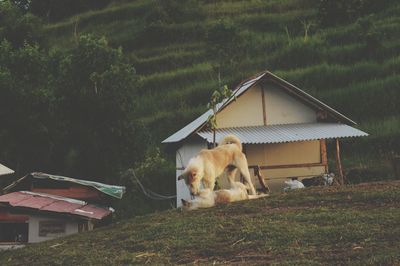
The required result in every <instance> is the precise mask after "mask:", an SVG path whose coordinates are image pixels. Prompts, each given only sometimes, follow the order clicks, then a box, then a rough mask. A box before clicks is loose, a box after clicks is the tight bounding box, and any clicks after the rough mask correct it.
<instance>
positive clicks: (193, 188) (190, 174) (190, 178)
mask: <svg viewBox="0 0 400 266" xmlns="http://www.w3.org/2000/svg"><path fill="white" fill-rule="evenodd" d="M182 179H183V180H185V183H186V185H187V186H188V187H189V190H190V193H191V194H192V195H198V194H199V191H200V181H201V177H200V174H199V172H198V170H197V169H195V168H193V169H191V170H188V171H185V172H184V173H183V174H181V175H180V176H178V180H182Z"/></svg>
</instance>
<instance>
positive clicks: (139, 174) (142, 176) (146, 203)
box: [118, 147, 176, 218]
mask: <svg viewBox="0 0 400 266" xmlns="http://www.w3.org/2000/svg"><path fill="white" fill-rule="evenodd" d="M174 170H175V164H173V163H172V162H171V161H169V160H166V159H165V156H164V155H162V154H161V152H160V150H159V149H158V148H156V147H149V150H148V151H147V152H146V156H145V160H144V161H143V162H140V163H136V164H135V166H134V167H133V168H130V169H128V170H126V171H124V172H123V173H122V174H121V175H120V180H119V183H120V184H122V185H124V186H125V187H126V194H125V196H124V198H123V199H122V200H121V201H120V202H119V204H118V217H121V218H122V217H123V218H126V217H132V216H135V215H141V214H144V213H149V212H153V211H155V210H164V209H167V208H170V207H171V206H173V205H174V204H175V199H171V200H154V199H151V198H149V197H147V196H146V195H145V194H144V192H143V190H142V188H141V187H140V185H139V183H138V182H140V183H141V184H143V186H144V187H145V188H146V189H148V190H151V191H153V192H156V193H158V194H161V195H176V190H175V171H174Z"/></svg>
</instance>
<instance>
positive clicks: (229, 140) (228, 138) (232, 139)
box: [219, 135, 242, 151]
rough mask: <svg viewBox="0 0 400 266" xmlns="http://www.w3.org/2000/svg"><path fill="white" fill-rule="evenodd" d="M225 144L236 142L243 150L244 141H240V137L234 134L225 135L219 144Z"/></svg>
mask: <svg viewBox="0 0 400 266" xmlns="http://www.w3.org/2000/svg"><path fill="white" fill-rule="evenodd" d="M224 144H236V146H238V148H239V150H240V151H242V143H241V142H240V139H239V138H238V137H236V136H234V135H228V136H225V137H224V138H223V139H222V140H221V141H220V142H219V145H224Z"/></svg>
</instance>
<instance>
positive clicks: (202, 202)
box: [181, 182, 268, 211]
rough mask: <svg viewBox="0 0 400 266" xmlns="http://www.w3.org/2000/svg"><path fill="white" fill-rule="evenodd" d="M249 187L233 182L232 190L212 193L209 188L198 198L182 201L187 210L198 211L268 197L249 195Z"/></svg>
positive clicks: (201, 192)
mask: <svg viewBox="0 0 400 266" xmlns="http://www.w3.org/2000/svg"><path fill="white" fill-rule="evenodd" d="M247 189H248V188H247V187H246V186H245V185H244V184H242V183H240V182H233V183H232V184H231V188H230V189H221V190H216V191H212V190H211V189H209V188H206V189H202V190H200V193H199V195H198V196H196V197H195V198H194V199H193V200H191V201H186V200H184V199H182V200H181V201H182V206H183V208H184V209H185V210H190V211H191V210H196V209H199V208H209V207H212V206H214V205H217V204H224V203H229V202H235V201H241V200H246V199H258V198H261V197H265V196H268V195H267V194H261V195H249V194H248V193H247Z"/></svg>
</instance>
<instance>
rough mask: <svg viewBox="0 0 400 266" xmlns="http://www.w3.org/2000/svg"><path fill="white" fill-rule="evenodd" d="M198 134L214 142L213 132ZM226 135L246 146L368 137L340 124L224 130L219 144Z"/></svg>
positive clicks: (220, 135) (218, 131)
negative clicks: (233, 137)
mask: <svg viewBox="0 0 400 266" xmlns="http://www.w3.org/2000/svg"><path fill="white" fill-rule="evenodd" d="M197 134H198V135H199V136H200V137H202V138H203V139H205V140H207V141H208V142H210V143H211V142H212V141H213V133H212V131H200V132H197ZM226 135H235V136H237V137H238V138H239V139H240V140H241V141H242V143H244V144H262V143H283V142H295V141H311V140H319V139H336V138H348V137H363V136H368V134H367V133H365V132H363V131H361V130H359V129H356V128H353V127H351V126H349V125H346V124H339V123H306V124H286V125H268V126H252V127H235V128H222V129H218V130H217V135H216V140H217V142H219V141H220V140H221V139H222V138H223V137H224V136H226Z"/></svg>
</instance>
